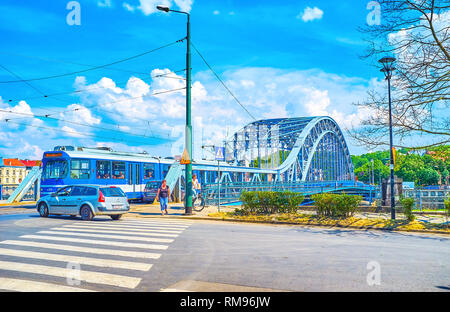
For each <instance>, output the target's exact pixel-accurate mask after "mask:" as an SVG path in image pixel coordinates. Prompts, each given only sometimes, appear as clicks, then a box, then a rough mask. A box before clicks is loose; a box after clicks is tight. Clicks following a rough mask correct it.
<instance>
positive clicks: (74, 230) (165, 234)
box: [50, 227, 178, 237]
mask: <svg viewBox="0 0 450 312" xmlns="http://www.w3.org/2000/svg"><path fill="white" fill-rule="evenodd" d="M50 230H52V231H73V232H92V233H106V234H125V235H127V234H128V235H142V236H161V237H178V234H169V233H141V232H129V231H114V230H109V229H105V230H100V229H80V228H71V227H65V228H51V229H50Z"/></svg>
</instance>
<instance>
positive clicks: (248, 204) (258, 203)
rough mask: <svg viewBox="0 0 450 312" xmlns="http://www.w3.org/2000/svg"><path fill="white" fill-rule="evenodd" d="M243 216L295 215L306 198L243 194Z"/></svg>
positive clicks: (290, 195) (266, 193) (290, 193)
mask: <svg viewBox="0 0 450 312" xmlns="http://www.w3.org/2000/svg"><path fill="white" fill-rule="evenodd" d="M240 198H241V201H242V206H243V208H242V209H240V210H238V211H237V212H238V213H241V214H273V213H295V212H297V209H298V207H299V206H300V204H301V203H302V202H303V199H304V198H305V197H304V196H303V195H302V194H299V193H295V192H290V191H285V192H268V191H260V192H243V193H242V194H241V197H240Z"/></svg>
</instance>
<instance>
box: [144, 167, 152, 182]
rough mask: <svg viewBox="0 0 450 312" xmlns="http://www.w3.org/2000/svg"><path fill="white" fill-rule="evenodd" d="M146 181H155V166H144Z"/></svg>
mask: <svg viewBox="0 0 450 312" xmlns="http://www.w3.org/2000/svg"><path fill="white" fill-rule="evenodd" d="M144 179H155V164H144Z"/></svg>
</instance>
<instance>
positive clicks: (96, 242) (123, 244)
mask: <svg viewBox="0 0 450 312" xmlns="http://www.w3.org/2000/svg"><path fill="white" fill-rule="evenodd" d="M20 237H21V238H32V239H43V240H54V241H62V242H74V243H86V244H93V245H108V246H118V247H132V248H142V249H163V250H166V249H167V248H169V246H167V245H154V244H141V243H128V242H115V241H101V240H92V239H82V238H72V237H60V236H46V235H22V236H20Z"/></svg>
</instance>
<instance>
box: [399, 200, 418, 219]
mask: <svg viewBox="0 0 450 312" xmlns="http://www.w3.org/2000/svg"><path fill="white" fill-rule="evenodd" d="M400 204H401V205H402V208H403V213H404V214H405V217H406V219H407V220H408V221H410V222H411V221H414V219H415V217H414V214H413V212H412V210H413V208H414V198H402V199H401V200H400Z"/></svg>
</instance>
